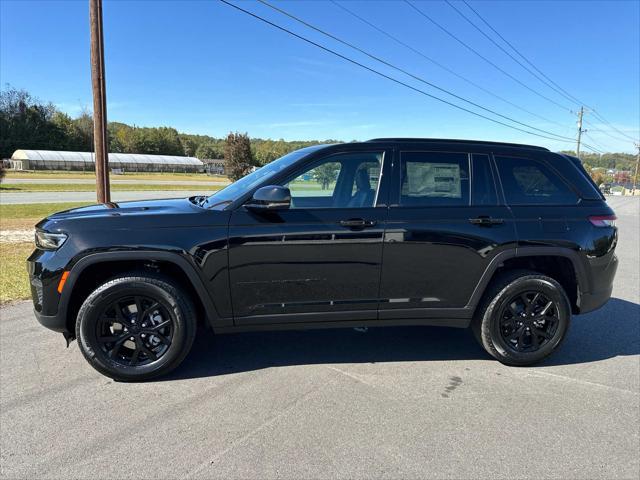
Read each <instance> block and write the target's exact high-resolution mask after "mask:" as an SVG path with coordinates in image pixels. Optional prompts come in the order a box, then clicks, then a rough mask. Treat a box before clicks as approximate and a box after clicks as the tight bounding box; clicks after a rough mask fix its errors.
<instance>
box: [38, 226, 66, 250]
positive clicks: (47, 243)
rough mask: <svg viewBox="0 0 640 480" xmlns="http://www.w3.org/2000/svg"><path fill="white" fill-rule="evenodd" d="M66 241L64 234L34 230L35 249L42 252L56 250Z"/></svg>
mask: <svg viewBox="0 0 640 480" xmlns="http://www.w3.org/2000/svg"><path fill="white" fill-rule="evenodd" d="M66 239H67V235H66V234H65V233H49V232H44V231H42V230H36V247H38V248H40V249H42V250H57V249H59V248H60V247H61V246H62V244H63V243H64V242H65V240H66Z"/></svg>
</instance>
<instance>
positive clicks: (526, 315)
mask: <svg viewBox="0 0 640 480" xmlns="http://www.w3.org/2000/svg"><path fill="white" fill-rule="evenodd" d="M557 314H558V307H557V306H556V304H555V303H554V302H553V301H552V300H550V299H549V298H548V297H547V296H546V295H545V294H544V293H542V292H536V291H530V292H524V293H520V294H517V295H515V296H514V297H513V298H512V299H510V300H509V301H507V302H506V304H505V305H504V306H503V307H502V311H501V312H500V334H501V335H502V339H503V341H504V343H505V345H507V346H508V347H509V348H512V349H513V350H514V351H516V352H534V351H536V350H539V349H540V348H542V347H543V346H544V345H545V344H547V342H549V341H550V340H551V339H552V338H553V337H554V335H555V333H556V331H557V329H558V324H559V322H560V319H559V318H558V316H557Z"/></svg>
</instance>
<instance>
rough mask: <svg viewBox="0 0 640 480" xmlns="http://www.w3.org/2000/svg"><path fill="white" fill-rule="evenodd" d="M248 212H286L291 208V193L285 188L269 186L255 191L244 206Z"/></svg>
mask: <svg viewBox="0 0 640 480" xmlns="http://www.w3.org/2000/svg"><path fill="white" fill-rule="evenodd" d="M244 206H245V207H246V208H248V209H249V210H255V211H266V210H287V209H288V208H289V207H290V206H291V192H290V191H289V189H288V188H287V187H281V186H280V185H269V186H267V187H262V188H259V189H258V190H256V191H255V192H254V194H253V198H252V199H251V200H249V202H247V203H245V205H244Z"/></svg>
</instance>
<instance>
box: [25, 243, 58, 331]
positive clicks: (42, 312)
mask: <svg viewBox="0 0 640 480" xmlns="http://www.w3.org/2000/svg"><path fill="white" fill-rule="evenodd" d="M55 260H56V259H55V257H54V256H53V255H52V252H45V251H42V250H38V249H36V250H35V251H34V252H33V253H32V254H31V256H30V257H29V258H28V259H27V272H28V274H29V284H30V286H31V298H32V300H33V313H34V315H35V317H36V319H37V320H38V322H40V324H42V325H43V326H45V327H47V328H49V329H51V330H53V331H55V332H65V331H66V330H67V326H66V323H67V322H66V320H67V318H66V309H64V308H60V307H61V302H60V300H61V295H60V293H58V290H57V287H58V282H59V281H60V277H61V275H62V272H63V271H64V269H63V268H61V266H60V265H59V264H57V262H56V261H55Z"/></svg>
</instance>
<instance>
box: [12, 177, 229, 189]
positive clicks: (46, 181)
mask: <svg viewBox="0 0 640 480" xmlns="http://www.w3.org/2000/svg"><path fill="white" fill-rule="evenodd" d="M4 182H5V183H9V184H11V183H27V184H36V185H73V184H82V185H95V184H96V180H95V178H92V179H88V178H12V177H7V178H5V180H4ZM109 183H111V184H118V185H184V186H185V187H187V188H188V187H193V186H194V185H195V186H197V185H215V186H226V185H229V182H227V181H224V180H140V179H135V178H134V179H130V180H121V179H118V178H113V176H111V177H110V178H109Z"/></svg>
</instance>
